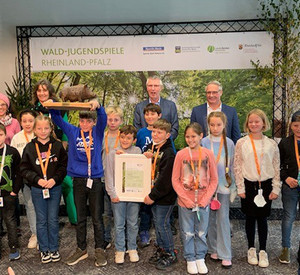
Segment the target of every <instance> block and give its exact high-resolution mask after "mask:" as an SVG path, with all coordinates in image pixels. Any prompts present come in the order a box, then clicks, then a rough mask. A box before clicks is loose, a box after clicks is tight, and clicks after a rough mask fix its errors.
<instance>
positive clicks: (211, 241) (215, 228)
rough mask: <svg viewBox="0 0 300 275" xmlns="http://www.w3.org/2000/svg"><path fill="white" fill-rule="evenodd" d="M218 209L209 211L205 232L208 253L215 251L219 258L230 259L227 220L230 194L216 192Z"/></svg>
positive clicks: (229, 238) (229, 237) (228, 224)
mask: <svg viewBox="0 0 300 275" xmlns="http://www.w3.org/2000/svg"><path fill="white" fill-rule="evenodd" d="M218 200H219V201H220V203H221V208H220V209H219V210H211V209H210V212H209V222H208V228H209V231H208V233H207V246H208V253H209V254H213V253H217V255H218V257H219V259H222V260H231V236H230V221H229V204H230V194H220V193H218Z"/></svg>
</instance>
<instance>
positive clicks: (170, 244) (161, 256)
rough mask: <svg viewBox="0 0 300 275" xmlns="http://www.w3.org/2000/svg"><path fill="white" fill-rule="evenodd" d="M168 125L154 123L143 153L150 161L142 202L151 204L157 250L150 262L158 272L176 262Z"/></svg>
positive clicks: (173, 199)
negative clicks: (148, 186) (148, 187)
mask: <svg viewBox="0 0 300 275" xmlns="http://www.w3.org/2000/svg"><path fill="white" fill-rule="evenodd" d="M170 132H171V124H170V123H169V122H168V121H167V120H165V119H159V120H158V121H156V122H155V123H154V124H153V130H152V140H153V142H152V143H150V144H149V145H148V147H147V149H148V151H147V152H145V153H144V155H145V156H146V157H147V158H152V173H151V180H152V189H151V192H150V194H149V195H147V196H146V197H145V199H144V203H145V204H148V205H152V204H153V206H152V214H153V220H154V225H155V234H156V242H157V246H158V247H157V250H156V251H155V252H154V255H153V256H152V257H151V258H150V259H149V262H150V263H151V264H155V265H156V268H157V269H160V270H163V269H166V268H167V267H169V266H170V265H172V264H174V263H175V262H177V256H176V254H175V251H174V241H173V235H172V231H171V225H170V215H171V213H172V211H173V208H174V204H175V201H176V193H175V191H174V189H173V187H172V181H171V176H170V175H171V174H172V169H173V162H174V158H175V153H174V151H173V148H172V144H171V141H170V135H171V134H170Z"/></svg>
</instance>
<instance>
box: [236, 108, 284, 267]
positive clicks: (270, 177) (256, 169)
mask: <svg viewBox="0 0 300 275" xmlns="http://www.w3.org/2000/svg"><path fill="white" fill-rule="evenodd" d="M269 128H270V124H269V120H268V118H267V116H266V114H265V113H264V112H263V111H262V110H260V109H254V110H252V111H250V112H249V113H248V115H247V118H246V121H245V125H244V131H245V132H248V135H247V136H245V137H243V138H241V139H239V140H238V141H237V144H236V148H235V155H234V174H235V180H236V186H237V190H238V195H239V196H240V197H241V204H242V211H243V213H244V214H245V215H246V234H247V239H248V249H249V250H248V263H249V264H251V265H257V264H258V265H259V266H260V267H267V266H269V260H268V254H267V253H266V245H267V235H268V224H267V217H268V216H269V215H270V212H271V204H272V200H275V199H277V197H278V194H279V192H280V187H281V183H280V176H279V150H278V147H277V144H276V142H275V141H274V140H271V139H269V138H267V137H266V136H264V135H263V132H265V131H267V130H268V129H269ZM261 192H262V196H261ZM256 222H257V227H258V236H259V250H260V251H259V260H257V255H256V249H255V247H254V243H255V223H256Z"/></svg>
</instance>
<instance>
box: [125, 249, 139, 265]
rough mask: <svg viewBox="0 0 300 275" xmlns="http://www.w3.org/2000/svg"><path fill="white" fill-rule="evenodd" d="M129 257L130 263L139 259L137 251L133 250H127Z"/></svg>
mask: <svg viewBox="0 0 300 275" xmlns="http://www.w3.org/2000/svg"><path fill="white" fill-rule="evenodd" d="M128 253H129V259H130V261H131V262H132V263H136V262H138V261H139V260H140V258H139V255H138V252H137V251H136V249H135V250H128Z"/></svg>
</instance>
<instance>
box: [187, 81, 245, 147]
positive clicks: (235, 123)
mask: <svg viewBox="0 0 300 275" xmlns="http://www.w3.org/2000/svg"><path fill="white" fill-rule="evenodd" d="M205 91H206V100H207V103H204V104H201V105H199V106H196V107H194V108H193V110H192V115H191V122H198V123H199V124H200V125H201V127H202V129H203V136H206V135H208V125H207V116H208V115H209V114H210V113H211V112H214V111H215V112H216V111H222V112H223V113H225V115H226V116H227V128H226V134H227V136H228V137H229V138H230V139H232V140H233V142H234V143H236V142H237V140H238V139H239V138H240V137H241V131H240V126H239V120H238V116H237V112H236V110H235V108H233V107H230V106H228V105H225V104H224V103H222V102H221V96H222V94H223V90H222V85H221V83H220V82H218V81H211V82H209V83H208V84H207V86H206V88H205Z"/></svg>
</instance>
